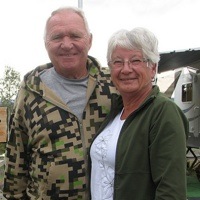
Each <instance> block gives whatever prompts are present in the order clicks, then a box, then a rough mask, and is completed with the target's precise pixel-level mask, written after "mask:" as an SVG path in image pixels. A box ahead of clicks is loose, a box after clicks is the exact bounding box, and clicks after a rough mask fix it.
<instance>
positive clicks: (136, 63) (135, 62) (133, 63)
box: [108, 58, 149, 69]
mask: <svg viewBox="0 0 200 200" xmlns="http://www.w3.org/2000/svg"><path fill="white" fill-rule="evenodd" d="M148 62H149V59H145V58H143V59H137V58H133V59H131V60H127V61H125V60H120V59H116V60H112V61H109V62H108V63H109V64H111V65H112V66H113V68H115V69H122V68H123V67H124V65H125V63H128V65H129V67H130V68H133V67H140V66H141V64H142V63H147V67H148Z"/></svg>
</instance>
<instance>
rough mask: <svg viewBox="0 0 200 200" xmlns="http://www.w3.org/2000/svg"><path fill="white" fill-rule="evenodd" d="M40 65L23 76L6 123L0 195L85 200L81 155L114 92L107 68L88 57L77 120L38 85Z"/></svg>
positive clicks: (84, 158) (84, 154)
mask: <svg viewBox="0 0 200 200" xmlns="http://www.w3.org/2000/svg"><path fill="white" fill-rule="evenodd" d="M50 67H52V64H46V65H44V66H40V67H38V68H36V69H35V70H34V71H32V72H30V73H28V74H27V75H26V76H25V78H24V81H23V83H22V85H21V88H20V91H19V93H18V97H17V99H16V102H15V106H14V110H13V113H12V115H11V119H10V126H9V127H10V132H9V138H8V142H7V151H6V168H5V180H4V189H3V192H4V196H5V197H6V198H7V199H45V200H46V199H47V200H48V199H68V200H80V199H88V197H87V193H88V191H87V188H88V185H87V183H88V174H87V151H88V148H89V145H90V142H91V139H92V137H93V135H94V134H95V133H96V131H97V129H98V127H99V126H100V124H101V123H102V122H103V120H104V119H105V116H106V115H107V113H108V112H109V110H110V105H111V96H112V95H116V93H117V92H116V90H115V88H114V87H113V85H112V83H111V81H110V74H109V70H108V68H105V69H102V70H101V71H100V70H99V68H100V67H99V64H98V63H97V61H96V60H94V58H92V57H90V58H88V69H89V72H90V75H89V80H88V89H87V105H86V108H85V110H84V113H83V120H82V121H81V122H80V121H78V119H77V117H76V116H75V115H74V114H73V113H71V112H70V111H69V108H68V107H67V105H66V104H65V103H64V102H63V101H62V100H61V99H60V98H59V97H57V96H56V95H55V94H54V93H53V92H52V91H51V90H50V89H49V88H48V87H46V86H45V85H44V84H43V83H42V82H41V80H40V77H39V73H40V72H41V71H42V70H44V69H46V68H50Z"/></svg>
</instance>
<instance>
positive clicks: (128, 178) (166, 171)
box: [95, 86, 188, 200]
mask: <svg viewBox="0 0 200 200" xmlns="http://www.w3.org/2000/svg"><path fill="white" fill-rule="evenodd" d="M122 107H123V105H122V100H121V99H118V102H117V103H116V101H115V102H114V103H113V107H112V109H111V113H110V114H109V116H108V117H107V118H106V120H105V121H104V123H103V124H102V126H101V128H100V129H99V131H98V133H100V132H101V131H102V130H103V129H104V128H105V126H106V125H107V124H108V122H109V121H110V120H111V119H113V118H114V117H115V116H116V115H117V114H118V113H119V112H120V111H121V110H122ZM187 134H188V121H187V119H186V117H185V115H184V114H183V113H182V111H181V110H180V109H179V107H178V106H177V105H176V104H175V103H174V102H172V101H171V100H170V99H168V98H167V97H165V96H164V95H163V94H161V93H160V92H159V88H158V87H157V86H155V87H154V88H153V90H152V92H151V94H150V95H149V96H148V98H147V99H146V100H145V102H144V103H143V104H142V105H141V106H140V107H139V108H138V109H137V110H136V111H134V112H133V113H132V114H131V115H130V116H129V117H128V118H127V119H126V121H125V122H124V125H123V127H122V130H121V132H120V136H119V139H118V143H117V150H116V165H115V179H114V198H113V199H114V200H186V137H187ZM97 135H98V134H97ZM95 137H96V136H95Z"/></svg>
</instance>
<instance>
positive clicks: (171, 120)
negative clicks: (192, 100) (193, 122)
mask: <svg viewBox="0 0 200 200" xmlns="http://www.w3.org/2000/svg"><path fill="white" fill-rule="evenodd" d="M155 113H158V114H155V115H154V117H155V118H154V119H153V122H152V124H153V126H152V127H151V131H150V165H151V171H152V179H153V182H154V183H155V187H156V196H155V200H158V199H159V200H161V199H163V200H164V199H165V200H166V199H167V200H185V199H186V191H187V190H186V138H187V134H188V127H189V125H188V121H187V119H186V117H185V115H184V114H183V113H182V111H181V110H180V109H179V107H178V106H176V104H174V103H173V102H171V101H167V102H165V103H163V105H159V106H158V107H156V111H155Z"/></svg>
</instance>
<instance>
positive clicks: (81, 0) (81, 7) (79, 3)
mask: <svg viewBox="0 0 200 200" xmlns="http://www.w3.org/2000/svg"><path fill="white" fill-rule="evenodd" d="M78 7H79V8H80V9H83V0H78Z"/></svg>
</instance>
